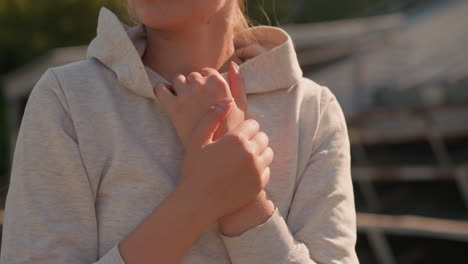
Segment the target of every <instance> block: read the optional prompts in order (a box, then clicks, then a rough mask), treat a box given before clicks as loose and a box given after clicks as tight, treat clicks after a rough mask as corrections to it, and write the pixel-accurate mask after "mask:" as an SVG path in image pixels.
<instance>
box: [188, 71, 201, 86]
mask: <svg viewBox="0 0 468 264" xmlns="http://www.w3.org/2000/svg"><path fill="white" fill-rule="evenodd" d="M203 80H204V77H203V76H202V75H201V74H200V73H199V72H191V73H189V74H188V75H187V83H188V84H189V85H194V84H202V83H203V82H204V81H203Z"/></svg>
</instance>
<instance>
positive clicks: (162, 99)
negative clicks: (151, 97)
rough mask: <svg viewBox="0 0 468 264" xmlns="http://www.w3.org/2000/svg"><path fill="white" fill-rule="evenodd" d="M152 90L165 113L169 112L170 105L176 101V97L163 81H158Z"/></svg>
mask: <svg viewBox="0 0 468 264" xmlns="http://www.w3.org/2000/svg"><path fill="white" fill-rule="evenodd" d="M153 92H154V94H155V96H156V100H157V101H158V102H159V103H160V104H161V105H162V107H163V109H164V111H166V112H167V113H170V112H171V106H172V105H174V103H175V101H176V97H175V95H174V94H172V92H171V91H170V90H169V88H168V87H167V85H166V84H165V83H162V82H161V83H158V84H157V85H156V86H155V87H154V89H153Z"/></svg>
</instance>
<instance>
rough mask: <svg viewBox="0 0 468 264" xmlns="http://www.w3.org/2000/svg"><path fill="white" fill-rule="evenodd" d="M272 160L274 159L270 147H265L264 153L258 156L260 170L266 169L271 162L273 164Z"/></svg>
mask: <svg viewBox="0 0 468 264" xmlns="http://www.w3.org/2000/svg"><path fill="white" fill-rule="evenodd" d="M274 158H275V153H274V152H273V149H272V148H270V147H267V148H266V149H265V151H263V152H262V154H260V155H259V156H258V159H259V163H260V166H261V167H262V168H266V167H268V166H269V165H270V164H271V162H273V159H274Z"/></svg>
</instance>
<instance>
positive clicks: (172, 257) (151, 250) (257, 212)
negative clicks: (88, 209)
mask: <svg viewBox="0 0 468 264" xmlns="http://www.w3.org/2000/svg"><path fill="white" fill-rule="evenodd" d="M130 1H132V4H133V6H134V8H135V11H136V14H137V16H138V17H139V19H140V20H141V21H142V23H144V24H145V25H147V28H149V29H150V30H148V47H147V51H146V53H145V55H144V56H143V58H142V59H143V62H144V63H145V64H147V65H148V66H150V67H151V68H153V69H154V70H155V71H157V72H158V73H160V74H161V75H162V76H163V77H165V78H166V79H167V80H174V81H173V83H174V84H175V83H176V82H175V80H177V78H179V80H181V81H180V82H179V84H178V85H179V88H180V87H182V88H184V87H192V86H191V85H192V83H193V82H192V81H193V80H195V79H196V78H188V79H187V78H186V79H185V82H184V81H182V78H181V77H180V76H181V75H182V76H189V75H190V74H192V77H194V75H195V74H193V73H198V74H199V75H200V76H201V77H203V78H206V77H207V76H208V75H209V74H211V75H212V76H213V75H216V74H215V73H214V72H213V71H211V73H209V72H210V70H209V69H212V70H214V71H216V72H217V73H218V74H219V72H224V71H229V75H230V80H231V81H230V83H229V84H228V89H226V86H225V85H224V84H222V83H221V82H220V83H218V85H217V86H216V85H212V86H211V88H209V87H207V86H205V85H201V86H200V85H199V86H197V87H199V88H200V87H201V88H209V89H211V91H215V90H216V89H218V91H217V93H213V94H217V96H214V97H212V98H204V100H206V101H205V102H206V104H205V105H204V106H203V107H202V108H201V109H200V110H199V112H201V113H204V114H199V115H198V116H197V115H196V116H194V117H192V119H191V120H188V122H191V123H194V124H196V125H193V126H189V127H187V128H185V131H184V129H182V128H181V129H180V131H181V135H182V134H184V135H198V137H197V136H193V137H190V139H188V138H189V137H188V136H186V140H183V142H184V146H186V157H185V160H184V167H183V168H182V174H181V177H180V179H181V181H180V183H179V185H178V186H177V188H176V189H175V190H174V191H173V193H171V195H169V196H168V197H167V199H166V200H164V201H163V202H162V203H161V204H160V206H158V207H157V208H156V209H155V210H154V211H153V212H152V214H150V215H149V216H148V217H147V218H146V219H145V220H144V221H143V222H142V223H141V224H140V225H139V226H137V228H135V229H134V230H133V231H132V232H131V233H130V234H128V235H127V237H126V238H125V239H123V240H122V241H121V242H120V244H119V250H120V253H121V255H122V257H123V258H124V260H125V261H126V263H128V264H132V263H154V262H161V263H177V262H178V261H179V260H180V258H181V257H182V256H183V255H184V254H185V252H186V251H187V249H188V248H189V247H190V246H191V244H192V243H193V241H195V239H196V238H197V237H198V236H199V235H200V234H201V233H202V232H203V230H204V229H205V228H206V227H207V226H208V225H209V224H210V223H212V222H213V221H218V222H219V223H220V228H221V230H220V231H221V232H222V233H223V234H224V235H228V236H236V235H240V234H242V233H243V232H245V231H247V230H249V229H251V228H254V227H256V226H258V225H260V224H262V223H264V222H265V221H266V220H267V219H268V218H269V217H270V216H271V214H272V212H273V210H274V208H275V207H274V204H273V202H272V201H271V200H270V199H269V198H268V196H267V195H266V192H265V190H264V187H265V186H266V184H267V183H268V180H269V175H270V171H269V167H268V165H269V164H270V163H271V161H272V160H273V151H272V150H271V148H269V147H268V137H267V136H266V134H265V133H264V132H262V131H260V128H259V126H258V123H257V122H256V121H255V120H245V112H246V111H247V107H246V105H247V104H246V101H245V100H246V99H245V92H244V91H243V87H242V85H243V82H242V79H241V76H240V75H239V74H238V72H237V73H233V72H234V67H233V66H231V63H230V62H231V60H234V61H236V62H237V63H241V62H242V61H241V60H240V59H239V58H238V57H237V56H235V55H234V46H233V41H232V37H233V29H232V25H233V23H232V19H233V14H234V11H233V8H236V6H235V5H233V4H232V3H235V1H229V0H197V1H185V2H184V6H182V5H181V4H180V2H179V1H174V0H161V1H147V0H146V1H145V0H130ZM194 9H195V10H194ZM220 36H221V37H220ZM174 58H177V59H176V60H175V59H174ZM218 77H219V76H218ZM198 78H199V77H198ZM191 80H192V81H191ZM205 84H206V83H205ZM219 89H222V91H221V93H219ZM166 92H168V93H159V92H158V93H157V97H158V100H159V101H161V102H164V103H163V104H164V105H165V106H166V107H167V108H166V110H167V111H171V110H170V109H171V108H170V106H174V105H179V106H180V105H181V104H180V103H178V104H169V103H168V102H169V101H168V100H169V98H170V97H169V96H170V95H169V93H170V92H169V90H166ZM158 94H159V95H158ZM161 94H164V95H165V96H166V97H164V96H163V97H160V96H161ZM199 96H200V95H199ZM229 97H233V98H234V99H235V101H234V102H233V103H231V105H230V106H229V108H228V109H227V112H224V114H223V115H219V112H218V115H217V117H218V119H216V118H214V117H213V116H215V114H214V113H213V112H216V111H213V110H209V109H211V108H210V106H211V105H213V104H214V103H213V102H218V101H219V100H220V99H222V98H229ZM192 98H193V97H192ZM172 99H174V98H172ZM178 99H180V97H178V98H176V100H178ZM194 99H195V98H194ZM199 99H201V97H200V98H199ZM210 100H211V101H210ZM172 102H175V101H172ZM186 109H190V108H186ZM202 110H203V111H202ZM174 113H177V114H174V115H172V117H174V119H173V122H174V121H175V120H176V119H177V118H179V120H182V117H181V116H184V115H185V116H187V112H184V111H174ZM210 113H211V118H212V119H211V122H210ZM221 116H224V117H222V118H221ZM204 120H206V121H205V122H204ZM180 123H182V121H181V122H180ZM210 124H211V125H210ZM216 124H217V125H216ZM210 127H211V129H212V131H211V130H210ZM197 128H198V130H197ZM218 129H219V130H218ZM196 131H198V132H196ZM210 131H211V132H210ZM218 131H222V132H218ZM206 133H208V134H206ZM210 134H211V135H210ZM217 134H218V136H216V135H217ZM207 135H208V136H207ZM181 140H182V138H181ZM200 140H201V141H200ZM194 142H195V143H194ZM233 149H234V150H237V151H233ZM214 157H216V158H219V159H220V160H223V161H225V162H219V164H212V163H210V160H213V158H214ZM200 164H204V165H205V166H200ZM216 165H218V166H216ZM227 166H228V167H229V168H230V169H229V170H226V167H227ZM238 168H243V169H245V170H244V171H242V170H239V169H238ZM221 172H223V173H221ZM220 176H221V177H223V181H219V180H217V178H218V177H220ZM214 197H215V199H214ZM187 199H189V200H190V201H194V204H192V203H191V204H190V206H188V207H187V205H183V204H184V201H187ZM185 204H186V203H185ZM194 215H196V216H194ZM193 217H194V219H195V221H192V218H193ZM186 219H189V220H188V221H187V220H186Z"/></svg>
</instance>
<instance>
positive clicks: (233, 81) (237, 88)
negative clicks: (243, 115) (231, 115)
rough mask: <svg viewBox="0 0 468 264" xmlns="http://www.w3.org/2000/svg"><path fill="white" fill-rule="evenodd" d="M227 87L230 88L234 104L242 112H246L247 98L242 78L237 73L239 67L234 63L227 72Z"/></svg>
mask: <svg viewBox="0 0 468 264" xmlns="http://www.w3.org/2000/svg"><path fill="white" fill-rule="evenodd" d="M228 79H229V87H230V88H231V94H232V97H234V100H235V101H236V104H237V105H238V106H239V108H241V109H242V110H243V111H244V112H247V96H246V94H245V82H244V78H243V77H242V76H241V75H240V73H239V66H238V65H237V63H235V62H234V61H232V62H231V65H230V66H229V71H228Z"/></svg>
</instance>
